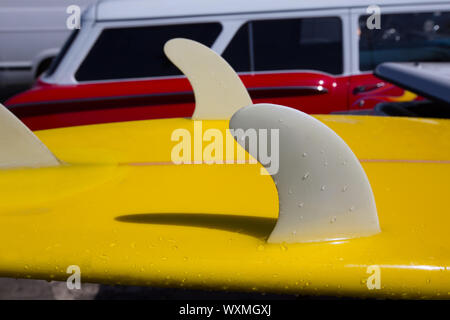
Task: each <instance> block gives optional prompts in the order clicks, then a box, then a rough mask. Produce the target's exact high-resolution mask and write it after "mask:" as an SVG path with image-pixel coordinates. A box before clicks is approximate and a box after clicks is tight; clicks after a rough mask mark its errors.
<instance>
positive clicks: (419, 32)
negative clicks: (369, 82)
mask: <svg viewBox="0 0 450 320" xmlns="http://www.w3.org/2000/svg"><path fill="white" fill-rule="evenodd" d="M366 21H367V16H361V17H360V18H359V29H360V39H359V69H360V70H361V71H366V70H373V69H374V68H375V67H376V66H377V65H378V64H380V63H382V62H387V61H389V62H414V61H421V62H439V61H450V12H424V13H402V14H382V15H381V29H368V28H367V24H366Z"/></svg>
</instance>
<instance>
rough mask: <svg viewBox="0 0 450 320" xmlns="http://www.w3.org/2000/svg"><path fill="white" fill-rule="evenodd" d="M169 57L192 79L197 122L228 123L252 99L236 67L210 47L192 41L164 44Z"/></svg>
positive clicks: (193, 117) (177, 40) (194, 117)
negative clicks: (222, 121)
mask: <svg viewBox="0 0 450 320" xmlns="http://www.w3.org/2000/svg"><path fill="white" fill-rule="evenodd" d="M164 52H165V54H166V56H167V57H168V58H169V59H170V61H172V63H173V64H175V65H176V66H177V67H178V68H179V69H180V70H181V71H182V72H183V73H184V74H185V75H186V77H187V78H188V79H189V82H190V83H191V85H192V88H193V90H194V95H195V111H194V114H193V116H192V119H194V120H228V119H230V118H231V116H232V115H233V114H234V113H235V112H236V111H238V110H239V109H240V108H242V107H245V106H247V105H250V104H252V100H251V98H250V96H249V94H248V92H247V89H246V88H245V86H244V84H243V83H242V81H241V79H240V78H239V76H238V75H237V74H236V73H235V72H234V70H233V68H231V67H230V65H229V64H228V63H227V62H226V61H225V60H224V59H223V58H222V57H221V56H219V55H218V54H217V53H215V52H214V51H213V50H211V49H210V48H208V47H206V46H204V45H202V44H200V43H198V42H195V41H192V40H188V39H181V38H178V39H172V40H169V41H168V42H166V44H165V45H164Z"/></svg>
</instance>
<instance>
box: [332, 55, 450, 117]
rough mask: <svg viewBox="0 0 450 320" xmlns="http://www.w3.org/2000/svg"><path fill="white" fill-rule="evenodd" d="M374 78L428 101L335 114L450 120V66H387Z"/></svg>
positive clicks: (391, 103) (401, 103)
mask: <svg viewBox="0 0 450 320" xmlns="http://www.w3.org/2000/svg"><path fill="white" fill-rule="evenodd" d="M374 74H375V75H376V76H377V77H379V78H381V79H384V80H386V81H389V82H391V83H395V84H396V85H397V86H399V87H401V88H404V89H405V90H408V91H411V92H413V93H415V94H418V95H421V96H423V97H425V99H423V100H419V101H418V100H414V101H407V102H396V101H392V102H381V103H379V104H377V105H376V106H375V108H373V109H366V110H352V111H348V112H335V113H341V114H359V115H376V116H390V117H394V116H397V117H398V116H399V117H414V118H443V119H450V63H448V62H437V63H434V62H427V63H408V62H384V63H382V64H380V65H378V66H377V68H376V69H375V71H374Z"/></svg>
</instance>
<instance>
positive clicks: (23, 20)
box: [0, 0, 94, 96]
mask: <svg viewBox="0 0 450 320" xmlns="http://www.w3.org/2000/svg"><path fill="white" fill-rule="evenodd" d="M93 2H94V0H39V1H36V0H2V1H1V2H0V43H1V49H0V93H1V96H4V95H7V92H8V91H17V90H20V89H22V90H23V89H25V88H27V87H30V86H31V85H32V83H33V82H34V80H35V79H36V78H37V77H38V76H39V75H40V74H42V72H44V71H45V70H46V69H47V68H48V67H49V66H50V63H51V61H52V59H53V58H54V57H55V56H56V55H57V54H58V52H59V49H60V47H61V46H62V44H63V43H64V41H65V39H66V38H67V37H68V35H69V34H70V30H69V29H68V28H67V24H66V20H67V19H68V17H69V14H68V13H67V8H68V7H69V6H70V5H78V6H79V7H80V8H84V7H86V6H87V5H88V4H90V3H93Z"/></svg>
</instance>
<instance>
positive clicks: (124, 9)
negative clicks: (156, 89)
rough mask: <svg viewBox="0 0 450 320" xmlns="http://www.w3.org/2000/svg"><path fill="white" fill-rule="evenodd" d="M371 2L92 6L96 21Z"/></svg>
mask: <svg viewBox="0 0 450 320" xmlns="http://www.w3.org/2000/svg"><path fill="white" fill-rule="evenodd" d="M433 3H435V4H436V3H450V0H437V1H433ZM373 4H374V1H373V0H314V1H310V0H276V1H275V0H244V1H242V0H189V1H186V0H170V1H168V0H100V1H99V2H98V3H97V5H96V6H95V9H96V13H95V17H96V20H97V21H105V20H132V19H148V18H166V17H167V18H169V17H186V16H205V15H206V16H207V15H220V14H239V13H256V12H270V11H289V10H312V9H330V8H336V9H339V8H341V9H343V8H351V7H368V6H370V5H373ZM376 4H377V5H378V6H380V7H383V6H391V5H414V4H430V3H429V1H427V0H377V1H376ZM92 9H94V7H92ZM92 13H93V12H92ZM88 15H89V16H91V17H92V16H93V15H91V14H88Z"/></svg>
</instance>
